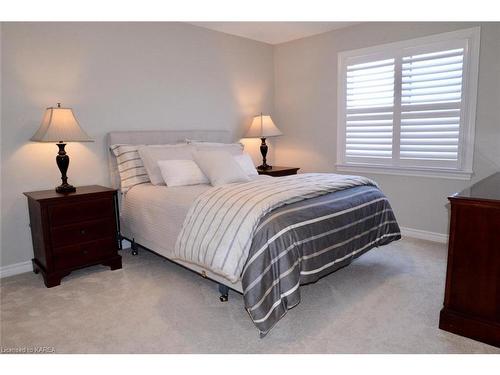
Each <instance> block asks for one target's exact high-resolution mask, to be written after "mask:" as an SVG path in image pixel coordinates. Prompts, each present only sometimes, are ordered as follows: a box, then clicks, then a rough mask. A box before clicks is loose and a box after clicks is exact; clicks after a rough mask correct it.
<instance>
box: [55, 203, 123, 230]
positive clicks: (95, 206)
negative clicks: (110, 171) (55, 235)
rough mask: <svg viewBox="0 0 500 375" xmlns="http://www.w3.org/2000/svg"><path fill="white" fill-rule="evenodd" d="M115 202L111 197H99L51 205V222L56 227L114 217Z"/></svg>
mask: <svg viewBox="0 0 500 375" xmlns="http://www.w3.org/2000/svg"><path fill="white" fill-rule="evenodd" d="M113 204H114V203H113V200H112V199H110V198H99V199H92V200H88V201H81V202H76V203H71V204H64V205H63V204H58V205H54V206H50V207H49V209H48V211H49V220H50V224H51V226H53V227H56V226H59V225H66V224H71V223H77V222H80V221H87V220H94V219H100V218H105V217H113V212H114V207H113Z"/></svg>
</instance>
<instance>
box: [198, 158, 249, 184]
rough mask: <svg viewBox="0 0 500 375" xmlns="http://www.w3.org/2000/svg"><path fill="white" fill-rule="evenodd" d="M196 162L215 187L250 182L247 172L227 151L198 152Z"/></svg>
mask: <svg viewBox="0 0 500 375" xmlns="http://www.w3.org/2000/svg"><path fill="white" fill-rule="evenodd" d="M194 161H195V162H196V164H198V167H200V169H201V171H202V172H203V173H204V174H205V176H207V177H208V179H209V180H210V183H211V184H212V185H213V186H220V185H224V184H230V183H232V182H247V181H250V178H249V177H248V176H247V175H246V173H245V171H243V169H241V167H240V166H239V164H238V163H237V162H236V160H234V157H233V156H232V155H231V154H230V153H229V152H227V151H196V152H194Z"/></svg>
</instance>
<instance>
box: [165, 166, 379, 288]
mask: <svg viewBox="0 0 500 375" xmlns="http://www.w3.org/2000/svg"><path fill="white" fill-rule="evenodd" d="M361 185H372V186H377V185H376V183H375V182H373V181H372V180H370V179H368V178H366V177H361V176H347V175H338V174H323V173H305V174H300V175H294V176H287V177H281V178H279V179H271V178H270V179H265V180H258V181H251V182H247V183H237V184H228V185H223V186H219V187H214V188H212V189H210V190H208V191H206V192H205V193H203V194H201V195H200V196H199V197H198V198H197V199H196V200H195V201H194V202H193V204H192V206H191V208H190V210H189V212H188V215H187V217H186V218H185V220H184V224H183V227H182V230H181V233H180V234H179V236H178V238H177V241H176V245H175V251H174V257H175V258H177V259H182V260H184V261H187V262H191V263H194V264H198V265H200V266H204V267H208V268H209V269H210V270H212V271H213V272H215V273H218V274H220V275H222V276H224V277H226V278H228V279H229V280H231V282H237V281H238V280H239V279H240V277H241V274H242V270H243V266H244V264H245V262H246V259H247V257H248V252H249V249H250V246H251V241H252V237H253V234H254V231H255V229H256V227H257V224H258V223H259V221H260V219H261V218H262V217H263V216H264V215H265V214H266V213H268V212H270V211H271V210H273V209H275V208H277V207H280V206H282V205H285V204H290V203H293V202H297V201H300V200H304V199H307V198H313V197H317V196H320V195H324V194H328V193H331V192H334V191H339V190H344V189H347V188H350V187H354V186H361Z"/></svg>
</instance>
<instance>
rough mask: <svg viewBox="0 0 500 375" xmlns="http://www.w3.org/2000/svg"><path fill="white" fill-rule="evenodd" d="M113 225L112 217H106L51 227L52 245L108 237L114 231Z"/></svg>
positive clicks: (58, 245) (56, 245) (70, 243)
mask: <svg viewBox="0 0 500 375" xmlns="http://www.w3.org/2000/svg"><path fill="white" fill-rule="evenodd" d="M115 225H116V224H115V221H114V218H108V219H102V220H94V221H86V222H82V223H76V224H71V225H65V226H60V227H55V228H51V238H52V247H54V248H55V247H61V246H67V245H73V244H79V243H83V242H88V241H92V240H97V239H101V238H106V237H109V235H110V233H115Z"/></svg>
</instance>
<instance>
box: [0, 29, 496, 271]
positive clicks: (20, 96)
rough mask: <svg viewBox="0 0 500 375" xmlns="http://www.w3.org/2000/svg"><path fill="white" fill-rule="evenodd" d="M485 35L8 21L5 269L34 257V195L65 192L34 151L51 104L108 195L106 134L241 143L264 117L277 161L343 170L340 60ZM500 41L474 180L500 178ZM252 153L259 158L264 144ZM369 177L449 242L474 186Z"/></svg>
mask: <svg viewBox="0 0 500 375" xmlns="http://www.w3.org/2000/svg"><path fill="white" fill-rule="evenodd" d="M475 25H477V24H471V23H432V24H428V23H372V24H359V25H355V26H352V27H348V28H345V29H340V30H335V31H332V32H329V33H325V34H321V35H317V36H313V37H310V38H305V39H301V40H298V41H293V42H289V43H285V44H281V45H278V46H274V47H272V46H270V45H266V44H263V43H258V42H253V41H250V40H247V39H243V38H239V37H233V36H230V35H227V34H222V33H218V32H213V31H209V30H206V29H202V28H198V27H194V26H191V25H187V24H180V23H76V24H74V23H73V24H72V23H59V24H57V23H4V24H3V25H1V33H0V43H1V61H0V67H1V68H0V69H1V77H0V80H1V92H0V95H1V102H0V103H1V107H0V121H1V129H0V130H1V158H2V164H1V166H2V173H1V178H2V182H1V198H2V199H1V205H2V206H1V219H2V231H1V242H0V243H1V252H2V253H1V257H0V265H2V266H5V265H10V264H15V263H19V262H24V261H27V260H29V259H30V258H31V257H32V248H31V237H30V234H29V228H28V221H29V220H28V213H27V208H26V202H25V199H24V197H23V196H22V192H23V191H30V190H38V189H48V188H52V187H53V186H55V185H56V184H58V183H59V171H58V170H57V167H56V165H55V160H54V158H55V154H56V147H55V145H50V144H38V143H31V142H29V141H28V140H29V138H30V137H31V135H32V134H33V133H34V131H35V130H36V129H37V127H38V125H39V123H40V120H41V116H42V113H43V109H44V108H45V107H46V106H49V105H54V104H55V103H56V102H58V101H62V103H63V104H64V105H68V106H71V107H73V108H74V110H75V113H76V115H77V117H78V119H79V121H80V123H81V125H82V126H83V127H84V129H85V130H86V131H87V132H88V133H89V134H91V135H92V136H93V137H94V138H95V139H96V142H95V143H85V144H78V143H72V144H69V145H68V146H67V151H68V152H69V154H70V156H71V158H72V159H71V165H70V169H69V173H68V174H69V178H70V182H71V183H73V184H75V185H86V184H94V183H97V184H103V185H109V176H108V171H107V165H106V152H107V151H106V148H105V145H104V135H105V134H106V133H107V132H109V131H111V130H127V129H128V130H136V129H183V128H185V129H195V128H198V129H227V130H230V131H232V132H233V134H234V136H235V138H238V137H239V136H240V135H241V134H242V131H243V129H244V128H245V126H247V125H248V124H249V121H250V118H251V116H252V115H254V114H255V113H258V112H260V111H263V112H271V113H272V114H273V118H274V119H275V122H276V123H277V125H278V126H279V127H280V128H281V129H282V130H283V132H284V134H285V135H284V136H283V137H279V138H276V139H274V140H273V141H272V145H271V161H273V160H272V159H273V158H272V156H273V153H274V154H275V156H276V157H275V160H274V161H275V163H276V164H280V165H290V166H300V167H301V168H302V171H334V170H335V168H334V165H335V158H336V102H337V83H336V78H337V53H338V52H339V51H343V50H350V49H356V48H362V47H367V46H371V45H376V44H381V43H387V42H394V41H398V40H403V39H411V38H416V37H420V36H425V35H429V34H434V33H439V32H446V31H452V30H457V29H461V28H467V27H471V26H475ZM499 40H500V24H499V23H496V24H481V53H480V67H479V92H478V106H477V122H476V140H475V143H476V144H475V154H474V171H475V176H474V178H473V180H472V182H475V181H477V180H478V179H480V178H483V177H485V176H487V175H489V174H491V173H493V172H494V171H497V170H499V169H500V112H499V110H498V109H499V108H500V43H499V42H498V41H499ZM273 54H274V56H273ZM273 60H274V62H273ZM273 64H274V65H273ZM273 102H274V103H273ZM247 143H248V146H249V147H248V148H249V150H250V151H252V153H253V156H254V159H255V161H256V162H257V161H258V151H257V146H258V140H256V141H247ZM370 177H372V178H374V179H376V180H377V181H378V182H379V183H380V184H381V186H382V188H383V190H384V191H385V192H386V194H387V195H388V196H389V198H390V200H391V202H392V204H393V206H394V208H395V211H396V214H397V216H398V219H399V221H400V223H401V225H403V226H406V227H411V228H415V229H421V230H427V231H432V232H437V233H446V231H447V222H448V216H447V215H448V209H447V207H446V196H447V195H449V194H451V193H453V192H455V191H457V190H460V189H461V188H463V187H464V186H467V185H469V184H470V183H471V182H469V181H459V180H446V179H440V178H418V177H399V176H389V175H380V174H373V175H370Z"/></svg>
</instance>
